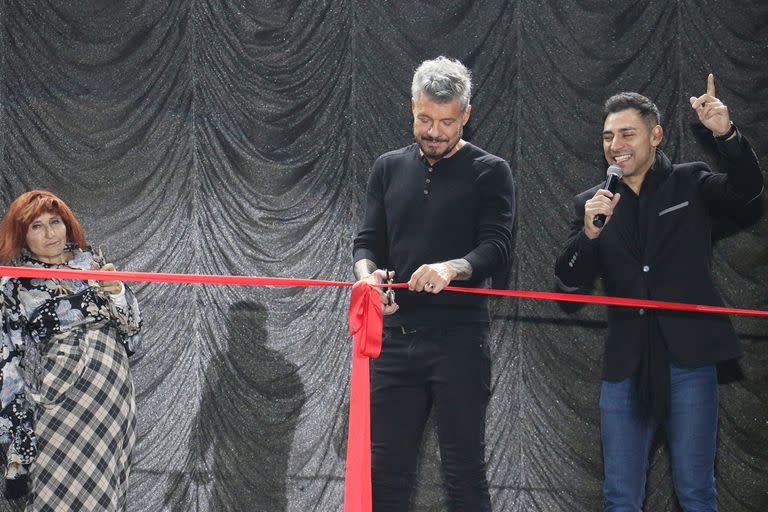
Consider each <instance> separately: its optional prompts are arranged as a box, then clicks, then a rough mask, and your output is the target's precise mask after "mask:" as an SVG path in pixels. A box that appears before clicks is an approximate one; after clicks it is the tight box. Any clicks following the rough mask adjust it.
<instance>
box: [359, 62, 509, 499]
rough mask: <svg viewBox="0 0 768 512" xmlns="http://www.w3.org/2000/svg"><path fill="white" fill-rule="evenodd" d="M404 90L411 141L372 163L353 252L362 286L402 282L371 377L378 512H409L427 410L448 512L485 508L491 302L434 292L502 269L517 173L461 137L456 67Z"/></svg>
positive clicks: (460, 68) (463, 80)
mask: <svg viewBox="0 0 768 512" xmlns="http://www.w3.org/2000/svg"><path fill="white" fill-rule="evenodd" d="M411 92H412V98H411V109H412V112H413V135H414V138H415V139H416V143H415V144H411V145H410V146H406V147H404V148H401V149H398V150H395V151H391V152H389V153H386V154H384V155H382V156H380V157H379V158H378V159H377V160H376V161H375V163H374V164H373V170H372V172H371V176H370V180H369V182H368V191H367V196H366V208H365V216H364V218H363V224H362V227H361V229H360V231H359V234H358V236H357V237H356V238H355V241H354V251H353V261H354V262H355V265H354V272H355V276H356V277H357V279H360V280H365V281H367V282H369V283H383V282H385V281H388V280H392V279H393V280H395V281H401V282H407V283H408V290H404V291H403V292H402V293H399V295H398V298H397V301H395V300H394V297H393V295H392V294H391V292H390V293H384V292H382V294H381V300H382V303H383V311H384V315H385V317H384V332H383V346H382V351H381V355H380V356H379V358H378V359H375V360H374V361H373V367H372V371H371V445H372V466H373V474H372V477H373V510H374V512H385V511H397V512H402V511H406V510H408V507H409V504H410V499H411V491H412V488H413V481H414V477H415V474H416V463H417V454H418V449H419V445H420V441H421V436H422V432H423V429H424V424H425V422H426V420H427V417H428V416H429V413H430V410H431V409H432V406H434V414H435V419H436V420H437V429H438V439H439V443H440V452H441V459H442V463H443V469H444V474H445V481H446V485H447V487H448V496H449V503H450V510H453V511H459V510H461V511H473V512H482V511H488V510H490V509H491V505H490V497H489V493H488V481H487V478H486V474H485V417H486V408H487V405H488V399H489V397H490V377H491V375H490V354H489V348H488V334H489V324H490V315H489V310H488V300H487V297H486V296H482V295H474V294H464V293H452V292H446V293H441V292H442V290H443V289H444V288H445V287H446V286H448V285H449V284H450V283H452V282H454V283H455V282H458V283H457V284H458V285H459V286H464V287H474V288H488V287H490V281H491V276H492V275H494V274H498V273H501V272H504V271H505V270H506V269H507V268H509V266H510V263H511V259H512V245H513V243H512V242H513V238H512V237H513V226H514V217H515V203H514V192H513V183H512V172H511V170H510V168H509V165H508V164H507V163H506V162H505V161H504V160H502V159H501V158H499V157H497V156H494V155H491V154H490V153H487V152H486V151H483V150H482V149H480V148H478V147H477V146H474V145H472V144H470V143H469V142H466V141H464V140H463V139H462V134H463V129H464V125H465V124H466V123H467V121H468V120H469V116H470V112H471V110H472V107H471V105H470V104H469V101H470V94H471V80H470V74H469V71H468V70H467V68H466V67H464V65H462V64H461V63H460V62H459V61H457V60H450V59H447V58H445V57H438V58H437V59H434V60H428V61H425V62H423V63H422V64H421V65H420V66H419V68H418V69H417V70H416V73H415V74H414V77H413V84H412V89H411ZM384 269H388V270H384Z"/></svg>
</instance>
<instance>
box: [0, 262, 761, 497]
mask: <svg viewBox="0 0 768 512" xmlns="http://www.w3.org/2000/svg"><path fill="white" fill-rule="evenodd" d="M0 276H10V277H31V278H40V279H50V278H57V279H95V280H120V281H129V282H131V281H142V282H164V283H194V284H223V285H244V286H337V287H350V286H351V287H352V298H351V303H350V309H349V332H350V334H351V335H353V336H354V345H353V356H352V380H351V386H350V387H351V390H350V400H349V435H348V439H347V443H348V447H347V467H346V482H345V486H344V511H345V512H370V511H371V508H372V506H371V417H370V413H371V408H370V380H369V368H370V367H369V363H370V358H372V357H373V358H375V357H378V355H379V353H380V352H381V329H382V312H381V301H380V299H379V292H378V290H377V288H381V287H384V286H388V285H369V284H367V283H363V282H358V283H354V284H353V283H348V282H343V281H321V280H316V279H292V278H280V277H252V276H219V275H198V274H163V273H154V272H104V271H98V270H74V269H50V268H39V267H4V266H0ZM391 286H392V288H407V287H408V285H407V284H405V283H399V284H393V285H391ZM445 291H451V292H459V293H475V294H482V295H496V296H502V297H519V298H523V299H539V300H558V301H563V302H581V303H588V304H603V305H607V306H620V307H634V308H648V309H667V310H674V311H695V312H700V313H716V314H730V315H748V316H759V317H768V311H763V310H757V309H740V308H727V307H721V306H708V305H702V304H687V303H683V302H667V301H657V300H643V299H627V298H623V297H605V296H599V295H598V296H595V295H579V294H571V293H550V292H529V291H522V290H492V289H481V288H462V287H456V286H448V287H446V288H445Z"/></svg>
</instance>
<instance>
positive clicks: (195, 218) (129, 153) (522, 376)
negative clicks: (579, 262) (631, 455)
mask: <svg viewBox="0 0 768 512" xmlns="http://www.w3.org/2000/svg"><path fill="white" fill-rule="evenodd" d="M767 6H768V4H766V2H764V0H740V1H736V0H733V1H730V2H729V1H725V0H702V1H694V0H674V1H648V0H645V1H642V0H641V1H637V0H616V1H612V2H600V1H593V0H580V1H576V0H572V1H558V0H548V1H547V0H518V1H512V2H507V1H501V0H498V1H496V0H487V1H471V0H453V1H449V0H446V1H422V2H412V1H402V0H287V1H250V0H239V1H218V0H179V1H161V0H144V1H141V0H120V1H118V0H113V1H90V0H77V1H65V0H59V1H50V0H2V1H0V23H1V24H2V32H1V33H2V40H1V41H0V44H1V45H2V47H1V52H0V55H1V57H2V60H1V61H0V102H2V111H0V146H1V148H2V160H1V161H0V172H1V173H2V174H1V176H0V206H1V207H2V208H3V211H4V210H5V208H6V207H7V206H8V204H9V203H10V201H11V200H12V199H13V198H14V197H16V196H17V195H18V194H20V193H22V192H24V191H26V190H28V189H32V188H45V189H49V190H51V191H54V192H55V193H57V194H59V195H61V196H62V197H63V198H64V199H65V200H66V201H67V202H68V203H69V204H70V205H71V206H72V207H73V209H74V210H75V212H76V213H77V215H78V217H79V219H80V220H81V222H82V223H83V225H84V227H85V228H86V231H87V234H88V239H89V241H90V242H91V243H92V244H93V245H95V246H99V245H100V246H101V247H102V248H103V249H104V250H105V251H106V254H107V255H108V257H109V259H111V260H112V261H114V262H115V263H116V264H117V266H118V268H120V269H125V270H137V271H150V272H153V271H156V272H184V273H205V274H246V275H261V276H284V277H303V278H318V279H338V280H351V261H350V259H351V257H350V254H351V241H352V237H353V236H354V234H355V232H356V229H357V226H358V222H359V219H360V217H361V209H362V204H361V200H362V198H363V197H364V188H365V183H366V180H367V176H368V172H369V168H370V164H371V163H372V161H373V159H374V158H375V157H376V156H377V155H379V154H381V153H383V152H385V151H388V150H390V149H394V148H397V147H401V146H403V145H406V144H408V143H410V142H411V135H410V110H409V98H410V93H409V90H410V79H411V76H412V73H413V71H414V69H415V67H416V66H417V65H418V63H419V62H420V61H421V60H423V59H426V58H432V57H435V56H437V55H440V54H445V55H449V56H452V57H457V58H459V59H461V60H462V61H463V62H465V63H466V64H467V65H468V66H469V67H470V68H471V69H472V71H473V73H474V83H475V86H476V92H475V95H474V97H473V100H472V104H473V116H472V120H471V121H470V126H469V130H468V131H467V137H468V139H469V140H471V141H472V142H473V143H475V144H477V145H479V146H481V147H483V148H485V149H486V150H488V151H491V152H493V153H495V154H498V155H500V156H502V157H504V158H506V159H507V160H508V161H509V162H510V164H511V166H512V169H513V172H514V176H515V182H516V186H517V196H518V200H519V211H518V213H519V222H518V231H517V242H516V257H515V260H514V264H513V267H512V268H511V269H510V279H509V286H510V287H512V288H520V289H525V290H551V289H552V288H553V276H552V267H553V263H554V259H555V256H556V254H557V253H558V251H559V248H560V247H561V245H562V243H563V242H564V240H565V239H566V236H567V221H568V220H569V219H570V217H571V214H572V196H573V195H574V194H576V193H577V192H580V191H582V190H584V189H586V188H588V187H590V186H592V185H594V184H596V183H598V182H600V181H601V180H602V179H603V176H604V172H605V167H606V165H605V162H604V160H603V157H602V150H601V141H600V131H601V127H602V124H601V114H600V108H601V104H602V102H603V101H604V100H605V98H607V97H608V96H609V95H611V94H613V93H615V92H618V91H621V90H634V91H638V92H641V93H644V94H646V95H649V96H650V97H652V98H655V100H656V101H657V103H658V105H659V108H660V109H661V112H662V114H663V118H664V119H663V125H664V127H665V129H666V132H665V142H664V144H663V147H664V149H665V151H666V152H667V153H668V154H669V155H670V157H671V158H672V159H673V161H682V160H699V159H703V160H705V161H708V162H710V163H711V164H713V165H716V164H717V162H716V155H715V153H714V152H713V151H712V147H711V144H710V143H709V142H708V141H709V139H708V137H707V134H706V133H703V132H702V130H701V129H700V127H697V126H696V123H695V116H694V115H693V113H692V112H691V110H690V107H689V105H688V97H689V96H691V95H699V94H703V93H704V92H705V85H706V74H707V73H708V72H709V71H713V72H714V73H715V76H716V79H717V94H718V96H719V97H720V98H722V99H723V101H724V102H725V103H726V104H727V105H729V107H730V109H731V112H732V115H733V118H734V120H735V122H736V123H737V124H738V126H739V127H740V128H741V129H742V131H743V132H744V133H745V134H746V135H747V136H748V137H749V138H750V140H751V141H752V142H753V144H754V146H755V149H756V151H757V153H758V156H759V157H760V158H761V159H762V161H763V163H764V164H765V163H766V162H768V141H767V140H766V133H768V88H767V86H768V65H766V64H767V63H768V7H767ZM457 207H460V206H459V205H457ZM745 226H746V227H745ZM722 234H723V236H724V238H723V239H722V240H721V241H720V242H719V243H718V245H717V247H716V251H715V257H714V261H715V264H714V266H715V268H714V271H715V274H716V276H717V281H718V283H719V285H720V286H721V289H722V292H723V295H724V297H725V300H726V302H727V303H728V304H729V305H733V306H741V307H746V308H763V309H766V308H768V238H767V236H766V235H768V221H766V220H765V219H762V220H759V221H757V222H752V223H748V222H747V221H746V220H745V221H744V222H742V223H741V224H738V223H725V224H723V226H722ZM134 288H135V289H136V291H137V292H138V295H139V297H140V300H141V304H142V306H143V311H144V329H145V336H146V347H145V350H144V351H143V352H142V353H141V354H139V355H138V356H137V357H135V358H134V359H133V362H132V369H133V376H134V379H135V384H136V389H137V400H138V408H139V416H138V421H139V441H138V446H137V449H136V452H135V461H134V467H133V473H132V475H131V491H130V500H129V506H128V510H129V511H132V512H144V511H159V510H167V511H190V510H192V511H208V510H211V511H213V510H221V511H254V510H258V511H302V512H304V511H339V510H341V506H342V498H343V488H344V486H343V475H344V455H345V442H346V437H345V436H346V428H347V427H346V425H347V421H346V413H347V404H348V399H347V395H348V391H349V369H350V363H351V357H350V349H351V339H350V338H349V337H348V336H347V334H346V314H347V305H348V299H349V296H348V290H344V289H332V288H331V289H301V288H272V289H267V288H249V287H222V286H186V285H173V284H137V285H135V286H134ZM493 312H494V322H493V328H492V335H493V340H492V341H493V343H492V355H493V365H494V366H493V398H492V401H491V406H490V416H489V421H488V432H487V440H488V458H489V468H488V476H489V478H490V482H491V492H492V498H493V503H494V510H496V511H585V510H598V509H599V508H600V504H601V493H600V487H601V479H602V462H601V452H600V441H599V421H598V416H599V415H598V392H599V379H600V365H601V352H602V343H603V342H602V338H603V334H604V331H605V320H604V318H605V314H604V310H603V308H602V307H597V306H589V307H586V308H584V309H582V310H580V311H578V312H576V313H574V314H568V313H566V312H564V311H563V310H562V309H561V308H560V307H559V306H558V305H557V304H555V303H548V302H539V301H528V300H519V301H517V300H496V301H495V302H494V303H493ZM734 320H735V323H736V325H737V330H738V331H739V333H740V335H741V338H742V340H743V341H744V346H745V352H746V355H745V357H744V358H743V360H742V361H741V369H742V372H743V378H742V379H741V380H737V381H733V382H730V383H728V384H725V385H723V386H722V388H721V399H722V406H721V415H720V435H719V453H718V462H717V475H718V490H719V496H720V504H721V509H722V510H724V511H729V512H731V511H764V510H766V508H768V494H767V493H768V407H766V402H767V401H768V322H767V321H766V320H760V319H755V318H736V319H734ZM422 455H423V457H422V463H421V477H420V479H419V480H420V481H419V484H418V489H417V493H416V502H417V505H416V507H415V508H416V510H418V511H439V510H445V506H444V501H443V500H444V497H443V492H442V488H441V476H440V470H439V456H438V454H437V444H436V439H435V434H434V430H433V429H432V428H431V427H430V428H428V430H427V432H426V434H425V443H424V448H423V453H422ZM651 466H652V467H651V473H650V477H649V484H648V486H649V491H648V503H647V509H648V510H652V511H674V510H679V509H678V506H677V504H676V503H675V500H674V497H673V491H672V484H671V475H670V470H669V464H668V454H667V452H666V451H665V449H664V448H663V444H662V443H660V444H658V445H657V447H656V448H654V452H653V456H652V462H651ZM10 510H20V506H19V505H18V504H15V503H9V502H5V501H2V500H1V499H0V511H10Z"/></svg>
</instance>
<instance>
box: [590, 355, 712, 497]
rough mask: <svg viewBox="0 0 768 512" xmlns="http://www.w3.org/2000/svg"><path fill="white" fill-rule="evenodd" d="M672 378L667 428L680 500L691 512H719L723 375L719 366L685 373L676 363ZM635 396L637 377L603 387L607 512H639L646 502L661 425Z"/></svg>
mask: <svg viewBox="0 0 768 512" xmlns="http://www.w3.org/2000/svg"><path fill="white" fill-rule="evenodd" d="M670 377H671V385H672V397H671V398H672V402H671V412H670V416H669V418H668V419H667V420H666V421H665V422H664V425H663V427H664V429H665V430H666V434H667V440H668V443H669V452H670V457H671V464H672V480H673V483H674V486H675V493H676V494H677V499H678V501H679V502H680V505H681V506H682V507H683V510H685V511H686V512H694V511H695V512H699V511H707V512H712V511H717V490H716V488H715V472H714V466H715V449H716V445H717V413H718V387H717V370H716V368H715V366H714V365H711V366H705V367H702V368H684V367H681V366H677V365H675V364H672V365H671V366H670ZM635 395H636V392H635V383H634V379H633V378H628V379H624V380H622V381H619V382H610V381H603V383H602V389H601V393H600V423H601V430H602V438H603V463H604V467H605V481H604V484H603V496H604V510H605V511H606V512H639V511H640V510H642V506H643V500H644V498H645V479H646V474H647V472H648V452H649V450H650V448H651V442H652V440H653V436H654V433H655V432H656V429H657V427H658V426H659V425H658V423H657V422H656V421H655V420H654V419H653V418H650V417H640V416H639V415H638V413H637V408H636V404H635Z"/></svg>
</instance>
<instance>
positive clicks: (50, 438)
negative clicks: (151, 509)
mask: <svg viewBox="0 0 768 512" xmlns="http://www.w3.org/2000/svg"><path fill="white" fill-rule="evenodd" d="M42 356H43V364H44V367H45V368H44V370H45V371H44V376H43V377H42V378H41V379H40V380H38V382H37V383H36V384H38V386H35V387H36V389H34V393H32V398H33V400H34V401H35V402H36V403H37V405H38V407H37V417H36V422H35V432H36V433H37V442H38V456H37V459H36V460H35V462H34V463H32V465H31V467H30V484H31V492H30V497H29V501H28V503H27V507H26V509H25V510H26V511H27V512H66V511H73V512H74V511H78V512H79V511H86V510H87V511H91V510H93V511H110V512H111V511H115V512H117V511H122V510H124V508H125V497H126V493H127V491H128V475H129V472H130V466H131V451H132V450H133V446H134V444H135V442H136V432H135V427H136V416H135V414H136V405H135V401H134V393H133V382H132V381H131V375H130V372H129V369H128V356H127V354H126V352H125V348H124V347H123V345H122V344H121V343H120V342H119V340H118V339H117V331H116V330H115V329H114V327H111V326H102V327H100V328H91V329H88V328H83V329H80V330H77V331H71V332H69V333H65V334H60V335H57V336H55V337H54V338H53V340H52V341H51V342H50V343H49V346H48V348H47V350H46V353H45V354H42Z"/></svg>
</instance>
